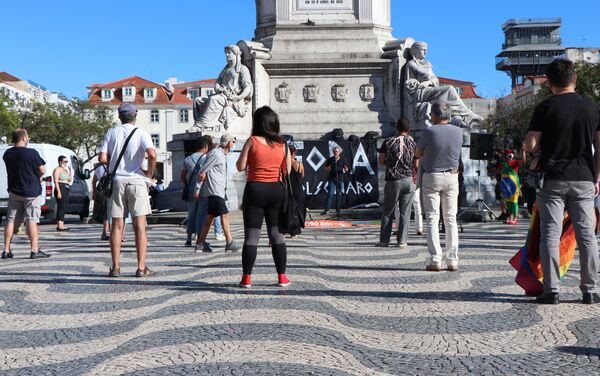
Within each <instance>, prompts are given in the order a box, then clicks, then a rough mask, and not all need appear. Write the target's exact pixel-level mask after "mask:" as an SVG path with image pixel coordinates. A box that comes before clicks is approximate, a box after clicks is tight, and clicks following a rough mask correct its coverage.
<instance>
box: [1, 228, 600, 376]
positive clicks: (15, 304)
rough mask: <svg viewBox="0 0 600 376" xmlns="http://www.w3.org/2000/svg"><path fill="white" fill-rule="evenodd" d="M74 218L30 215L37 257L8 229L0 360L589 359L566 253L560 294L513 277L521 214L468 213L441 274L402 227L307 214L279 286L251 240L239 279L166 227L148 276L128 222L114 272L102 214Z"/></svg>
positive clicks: (350, 366)
mask: <svg viewBox="0 0 600 376" xmlns="http://www.w3.org/2000/svg"><path fill="white" fill-rule="evenodd" d="M71 228H72V230H71V231H69V232H65V233H57V232H55V231H54V230H53V227H52V226H51V225H44V226H41V239H42V240H41V243H42V245H43V246H44V248H45V249H46V250H48V251H49V253H51V254H52V257H51V258H50V259H42V260H29V259H28V258H27V256H28V254H29V252H28V243H27V240H26V238H25V236H24V235H19V236H17V238H16V239H15V242H14V245H13V249H14V253H15V258H14V259H9V260H0V261H1V262H0V348H1V349H2V350H1V352H0V373H2V374H3V375H54V374H56V375H121V374H122V375H189V374H206V375H209V374H210V375H271V374H277V375H303V374H308V375H385V374H392V375H461V374H473V375H496V374H497V375H514V374H543V375H554V374H556V375H579V374H581V375H592V374H599V373H600V371H599V370H600V360H599V357H600V347H599V341H600V305H596V306H586V305H582V304H581V303H580V301H579V300H580V294H579V289H578V287H577V286H578V283H579V276H578V274H579V269H578V264H577V262H575V263H574V265H573V266H572V268H571V270H570V271H569V274H568V276H567V279H566V281H565V283H564V285H563V291H562V292H561V300H562V302H561V304H560V305H558V306H540V305H536V304H533V303H532V302H531V299H530V298H527V297H525V296H524V295H523V293H522V290H521V289H520V288H519V287H518V286H516V285H515V284H514V282H513V281H514V276H515V272H514V270H513V269H512V267H511V266H510V265H509V264H508V260H509V259H510V258H511V257H512V255H513V254H514V253H515V252H516V250H517V249H518V248H519V247H520V246H521V245H522V243H523V241H524V239H525V235H526V230H527V229H526V224H522V225H518V226H511V227H506V226H505V225H502V224H499V223H470V224H466V225H465V231H464V233H462V234H460V241H461V247H460V248H461V253H460V257H461V260H460V265H459V271H458V272H446V271H443V272H440V273H432V272H426V271H425V270H424V265H425V264H424V262H425V257H426V255H427V250H426V241H425V238H424V237H417V236H416V235H414V233H412V234H411V237H410V239H409V247H408V248H407V249H399V248H395V247H390V248H375V247H373V246H372V245H373V244H374V243H375V242H376V241H377V234H378V229H377V228H376V227H352V228H343V229H327V230H316V229H309V230H306V231H305V232H304V234H302V235H301V236H300V237H299V238H296V239H289V240H288V245H289V254H288V276H289V278H290V279H291V280H292V282H293V283H292V285H291V286H290V287H289V288H286V289H283V288H280V287H278V286H277V285H276V282H277V276H276V274H275V268H274V266H273V262H272V259H271V252H270V250H269V249H268V247H267V241H266V239H263V240H261V248H260V249H259V257H258V259H257V265H256V268H255V270H254V274H253V278H252V283H253V285H252V288H251V289H249V290H245V289H240V288H239V287H237V283H238V282H239V279H240V277H241V255H240V253H225V252H224V251H223V247H224V244H222V242H218V241H213V244H216V245H217V247H216V248H217V252H215V253H212V254H206V253H194V252H193V249H191V248H184V247H183V243H184V236H185V234H184V230H183V229H181V228H179V227H178V226H173V225H151V226H150V227H149V237H150V242H149V243H150V247H149V256H148V265H149V266H150V267H152V268H153V269H155V270H156V271H157V272H158V273H159V274H158V276H156V277H154V278H149V279H138V278H135V277H134V273H135V268H136V266H135V265H136V264H135V249H134V247H133V242H132V240H133V235H132V234H131V231H130V228H128V234H127V237H128V241H127V242H126V243H125V248H124V253H123V255H122V266H121V273H122V277H120V278H115V279H109V278H107V277H106V274H107V272H108V267H109V263H110V255H109V252H108V243H107V242H102V241H100V240H99V230H100V229H99V227H98V226H95V225H72V226H71ZM242 234H243V231H242V228H241V226H240V225H239V224H236V225H234V235H235V237H236V238H237V239H238V240H239V241H241V240H242V239H241V237H242Z"/></svg>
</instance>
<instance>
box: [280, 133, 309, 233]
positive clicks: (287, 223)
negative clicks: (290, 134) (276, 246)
mask: <svg viewBox="0 0 600 376" xmlns="http://www.w3.org/2000/svg"><path fill="white" fill-rule="evenodd" d="M284 147H285V157H284V158H283V164H282V167H281V168H280V173H281V177H282V184H283V187H284V188H285V199H284V201H283V204H282V205H281V208H280V209H279V232H280V233H282V234H290V235H297V234H299V233H300V231H301V230H300V229H301V228H302V227H304V219H303V218H302V213H301V212H300V209H298V205H297V204H296V200H295V199H294V192H293V188H292V184H291V181H290V174H289V171H287V156H288V145H287V143H284ZM283 166H285V168H284V167H283Z"/></svg>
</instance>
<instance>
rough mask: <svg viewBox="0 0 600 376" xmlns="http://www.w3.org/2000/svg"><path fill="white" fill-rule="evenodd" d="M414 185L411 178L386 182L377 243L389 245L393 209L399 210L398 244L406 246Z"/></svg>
mask: <svg viewBox="0 0 600 376" xmlns="http://www.w3.org/2000/svg"><path fill="white" fill-rule="evenodd" d="M414 191H415V185H414V184H413V180H412V177H409V178H404V179H400V180H393V181H386V182H385V188H384V192H383V214H382V217H381V229H380V231H379V241H380V242H381V243H386V244H387V243H389V242H390V235H391V233H392V223H393V222H394V209H395V208H396V205H398V208H399V215H398V235H397V238H396V239H397V241H398V243H399V244H406V242H407V240H408V223H409V222H410V207H411V204H412V199H413V194H414Z"/></svg>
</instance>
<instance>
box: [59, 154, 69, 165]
mask: <svg viewBox="0 0 600 376" xmlns="http://www.w3.org/2000/svg"><path fill="white" fill-rule="evenodd" d="M66 159H67V157H65V156H64V155H61V156H59V157H58V164H60V162H62V161H63V160H66Z"/></svg>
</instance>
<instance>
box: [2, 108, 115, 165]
mask: <svg viewBox="0 0 600 376" xmlns="http://www.w3.org/2000/svg"><path fill="white" fill-rule="evenodd" d="M4 111H6V112H7V113H8V114H9V115H8V116H7V117H6V118H7V119H10V120H4V118H3V116H2V113H3V112H2V107H0V132H2V135H5V136H7V137H8V138H9V139H10V133H11V132H12V131H13V130H14V129H15V128H17V127H21V128H25V129H27V131H28V133H29V137H30V138H31V142H35V143H48V144H55V145H60V146H63V147H66V148H69V149H71V150H74V151H75V152H76V153H77V155H79V156H80V157H81V158H84V159H88V158H91V157H93V156H94V155H95V154H96V152H97V149H98V147H99V146H100V143H101V142H102V138H103V137H104V134H105V133H106V131H107V130H108V128H109V127H110V126H111V123H110V120H108V119H110V116H109V110H108V109H107V108H106V107H101V106H92V105H90V104H89V103H88V102H87V101H83V100H75V101H73V102H71V103H70V104H69V105H62V104H49V103H40V102H35V101H33V102H32V103H31V104H30V105H29V106H17V107H15V106H7V107H5V108H4Z"/></svg>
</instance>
